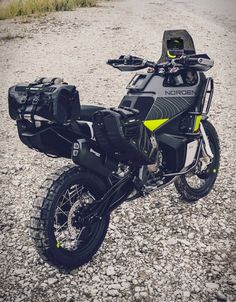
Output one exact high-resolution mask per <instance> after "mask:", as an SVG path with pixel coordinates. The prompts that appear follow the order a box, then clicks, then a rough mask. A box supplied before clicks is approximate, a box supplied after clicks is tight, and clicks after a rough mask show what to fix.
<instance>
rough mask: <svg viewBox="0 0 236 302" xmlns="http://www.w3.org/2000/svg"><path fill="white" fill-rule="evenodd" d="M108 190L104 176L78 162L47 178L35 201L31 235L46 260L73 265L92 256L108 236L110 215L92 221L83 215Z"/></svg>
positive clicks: (70, 267) (66, 265) (61, 265)
mask: <svg viewBox="0 0 236 302" xmlns="http://www.w3.org/2000/svg"><path fill="white" fill-rule="evenodd" d="M105 190H106V185H105V184H104V182H103V181H101V179H99V178H98V177H97V176H96V175H93V174H91V173H89V172H85V171H80V170H79V168H78V167H76V166H69V167H65V168H63V169H60V170H59V171H58V172H56V173H54V174H53V175H52V176H51V177H50V178H48V179H47V180H46V181H45V182H44V184H43V185H42V188H41V190H40V192H39V194H38V196H37V198H36V200H35V201H34V203H33V211H32V216H31V235H32V238H33V241H34V243H35V246H36V248H37V250H38V252H39V254H40V256H41V257H42V258H43V259H44V260H45V261H47V262H48V263H50V264H52V265H55V266H57V267H63V268H69V269H72V268H76V267H79V266H81V265H83V264H84V263H86V262H88V261H89V260H90V259H91V258H92V257H93V255H94V254H95V253H96V252H97V250H98V249H99V247H100V246H101V244H102V242H103V240H104V238H105V235H106V232H107V229H108V225H109V216H107V217H105V218H103V219H102V220H97V221H93V222H91V223H88V222H85V221H86V220H85V219H84V218H85V217H86V216H87V215H88V214H89V213H88V211H89V208H91V207H89V205H91V204H93V203H94V202H95V201H94V200H95V199H98V198H99V197H101V196H102V195H103V194H104V192H105Z"/></svg>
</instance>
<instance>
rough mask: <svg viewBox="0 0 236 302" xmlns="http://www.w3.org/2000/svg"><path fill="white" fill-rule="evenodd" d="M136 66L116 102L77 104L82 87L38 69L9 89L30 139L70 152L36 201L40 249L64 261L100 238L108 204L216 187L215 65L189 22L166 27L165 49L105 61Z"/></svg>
mask: <svg viewBox="0 0 236 302" xmlns="http://www.w3.org/2000/svg"><path fill="white" fill-rule="evenodd" d="M107 63H108V64H109V65H111V66H112V67H114V68H117V69H119V70H121V71H135V70H140V69H144V68H148V69H147V72H146V73H141V74H136V75H135V76H134V78H133V79H132V80H131V82H130V83H129V84H128V86H127V89H128V92H127V94H126V95H125V96H124V98H123V99H122V101H121V103H120V105H119V106H118V108H109V109H105V108H103V107H99V106H90V105H84V106H83V105H82V106H81V105H80V100H79V94H78V91H77V90H76V88H75V87H74V86H72V85H68V84H67V83H65V82H63V81H62V80H61V79H59V78H54V79H46V78H41V79H38V80H36V81H35V82H33V83H30V84H28V83H23V84H18V85H15V86H13V87H11V88H10V89H9V113H10V116H11V117H12V118H13V119H15V120H16V121H17V127H18V133H19V137H20V139H21V140H22V142H23V143H24V144H26V145H27V146H28V147H30V148H33V149H36V150H37V151H39V152H43V153H45V154H47V155H49V156H53V157H65V158H71V159H72V160H73V162H74V163H75V165H72V166H67V167H64V168H62V169H60V170H59V171H57V172H56V173H54V174H53V175H52V176H51V177H49V178H47V180H46V181H45V182H44V183H43V185H42V187H41V189H40V190H39V192H38V194H37V198H36V199H35V200H34V201H33V212H32V217H31V235H32V238H33V241H34V243H35V245H36V248H37V250H38V252H39V254H40V255H41V256H42V257H43V259H45V261H47V262H49V263H50V264H53V265H55V266H58V267H64V268H75V267H79V266H81V265H83V264H84V263H86V262H88V261H89V260H90V259H91V258H92V257H93V255H94V254H95V253H96V252H97V250H98V249H99V247H100V246H101V244H102V242H103V240H104V238H105V235H106V232H107V229H108V225H109V217H110V214H111V212H112V211H113V210H114V209H116V208H117V207H118V206H119V205H120V204H122V203H123V202H124V201H131V200H134V199H136V198H139V197H141V196H145V195H147V194H150V193H151V192H153V191H155V190H157V189H160V188H163V187H164V186H166V185H168V184H170V183H171V182H173V181H174V183H175V186H176V189H177V190H178V192H179V193H180V194H181V196H182V198H183V199H184V200H186V201H189V202H193V201H196V200H198V199H199V198H202V197H203V196H206V195H207V194H208V193H209V192H210V190H211V189H212V187H213V185H214V183H215V180H216V177H217V173H218V169H219V161H220V146H219V140H218V136H217V133H216V130H215V128H214V127H213V125H212V124H211V123H210V122H209V121H208V120H207V119H208V112H209V109H210V106H211V100H212V95H213V88H214V86H213V79H212V78H206V77H205V76H204V73H203V72H204V71H207V70H208V69H210V68H211V67H212V66H213V61H212V60H211V59H210V58H209V57H208V56H207V55H206V54H202V55H197V54H196V53H195V48H194V44H193V41H192V38H191V36H190V35H189V33H188V32H187V31H185V30H173V31H165V32H164V37H163V50H162V56H161V58H160V60H159V61H158V62H151V61H148V60H143V59H141V58H137V57H133V56H121V57H120V58H119V59H114V60H108V62H107Z"/></svg>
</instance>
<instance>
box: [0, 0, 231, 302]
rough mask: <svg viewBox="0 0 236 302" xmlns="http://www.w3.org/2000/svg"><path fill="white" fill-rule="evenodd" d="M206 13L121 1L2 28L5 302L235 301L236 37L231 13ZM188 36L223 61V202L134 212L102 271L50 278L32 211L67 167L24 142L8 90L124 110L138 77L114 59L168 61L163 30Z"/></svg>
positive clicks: (162, 201)
mask: <svg viewBox="0 0 236 302" xmlns="http://www.w3.org/2000/svg"><path fill="white" fill-rule="evenodd" d="M205 2H206V1H205ZM217 2H219V1H216V3H217ZM228 2H229V1H224V3H225V6H227V3H228ZM197 3H198V2H197V1H195V2H194V1H187V0H181V1H180V0H175V1H164V0H160V1H159V0H158V1H155V0H142V1H138V0H136V1H135V0H126V1H114V2H106V3H101V4H100V5H99V6H98V7H96V8H90V9H87V8H84V9H78V10H76V11H73V12H59V13H55V14H54V13H53V14H50V15H48V16H47V17H42V18H40V19H38V18H35V19H34V18H31V19H23V20H22V21H21V20H15V21H1V22H0V74H1V85H0V112H1V119H0V126H1V129H0V139H1V143H0V148H1V154H0V160H1V168H0V183H1V191H0V196H1V209H0V228H1V233H0V241H1V245H0V301H14V302H20V301H39V302H40V301H45V302H46V301H57V302H58V301H67V302H69V301H70V302H72V301H76V302H87V301H94V302H99V301H109V302H110V301H157V302H173V301H183V302H190V301H191V302H192V301H195V302H208V301H212V302H213V301H214V302H217V301H226V300H227V301H231V302H233V301H236V276H235V270H236V246H235V217H236V213H235V200H236V198H235V192H236V187H235V116H236V108H235V95H236V94H235V92H236V91H235V81H236V74H235V68H236V66H235V59H236V58H235V37H236V29H235V28H236V26H235V20H234V18H233V17H230V15H229V14H225V13H224V9H222V8H220V6H219V8H217V6H214V10H211V9H210V10H206V9H204V8H205V6H204V5H203V6H201V9H198V6H197ZM201 3H202V4H204V1H201ZM221 3H223V1H222V2H221ZM232 3H233V1H231V4H232ZM209 7H210V5H209ZM223 7H224V5H223ZM233 7H234V8H235V5H232V8H233ZM231 12H232V11H231ZM179 28H186V29H187V30H188V31H189V32H190V33H191V34H192V36H193V38H194V41H195V46H196V48H197V51H198V52H199V53H201V52H207V53H208V55H209V56H210V57H212V58H213V59H214V60H215V66H214V68H213V69H212V70H210V71H209V72H208V73H207V74H208V75H209V76H213V77H214V79H215V84H216V85H215V96H214V100H213V104H212V110H211V115H210V120H211V121H212V122H213V123H214V125H215V127H216V128H217V131H218V133H219V136H220V141H221V148H222V159H221V170H220V174H219V177H218V180H217V182H216V185H215V187H214V189H213V191H212V192H211V193H210V194H209V196H207V197H206V198H203V199H201V200H200V201H199V202H198V203H197V204H191V205H189V204H185V203H182V202H181V201H180V199H179V196H178V194H177V193H176V191H175V189H174V187H173V186H170V187H168V188H167V189H164V190H162V191H160V192H157V193H154V194H153V195H152V196H150V197H146V198H142V199H138V200H137V201H135V202H132V203H129V204H124V205H122V207H120V208H119V209H117V210H116V212H114V214H113V215H112V219H111V225H110V229H109V231H108V235H107V237H106V240H105V242H104V244H103V246H102V248H101V249H100V250H99V252H98V253H97V254H96V257H95V258H94V259H93V261H92V262H90V263H89V264H87V265H85V266H83V267H82V268H80V269H78V270H74V271H72V272H71V273H66V272H63V271H58V270H57V269H55V268H52V267H49V266H48V265H46V264H44V263H43V262H42V261H41V259H40V258H39V257H38V255H37V254H36V252H35V250H34V248H33V246H32V243H31V241H30V238H29V231H28V222H29V212H30V208H31V203H32V200H33V199H34V197H35V193H36V192H37V190H38V188H39V186H40V184H41V183H42V181H43V179H45V178H46V176H47V175H49V174H50V173H51V172H53V171H54V170H55V169H57V168H59V167H61V166H63V165H65V164H67V163H68V161H66V160H61V159H57V160H56V159H49V158H47V157H45V156H43V155H41V154H39V153H36V152H34V151H31V150H29V149H27V147H26V146H24V145H23V144H22V143H21V142H20V140H19V139H18V137H17V133H16V128H15V125H14V122H13V121H12V120H10V118H9V116H8V111H7V89H8V87H9V86H11V85H13V84H15V83H17V82H20V81H24V80H29V81H31V80H33V79H35V78H36V77H37V76H49V77H50V76H52V77H53V76H58V77H63V78H64V79H65V80H66V81H68V82H69V83H72V84H75V85H77V86H78V88H79V91H80V96H81V100H82V103H84V104H102V105H107V106H116V105H118V103H119V101H120V100H121V98H122V96H123V95H124V93H125V85H126V84H127V82H128V81H129V79H130V78H131V76H132V75H131V74H130V73H120V72H119V71H116V70H114V69H112V68H110V67H109V66H107V65H106V64H105V62H106V60H107V59H108V58H112V57H117V56H118V55H120V54H130V53H131V54H135V55H137V56H141V57H145V58H148V59H150V60H157V59H158V58H159V56H160V53H161V40H162V35H163V31H164V30H165V29H179Z"/></svg>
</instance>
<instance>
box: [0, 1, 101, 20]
mask: <svg viewBox="0 0 236 302" xmlns="http://www.w3.org/2000/svg"><path fill="white" fill-rule="evenodd" d="M96 2H97V0H13V1H11V2H10V3H6V4H1V6H0V20H4V19H9V18H14V17H17V16H28V15H31V14H42V13H45V12H52V11H65V10H73V9H75V8H76V7H85V6H95V5H96Z"/></svg>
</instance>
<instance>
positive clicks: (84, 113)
mask: <svg viewBox="0 0 236 302" xmlns="http://www.w3.org/2000/svg"><path fill="white" fill-rule="evenodd" d="M102 109H105V108H104V107H101V106H94V105H81V107H80V120H81V121H89V122H91V121H92V116H93V114H94V113H95V112H96V111H99V110H102Z"/></svg>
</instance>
